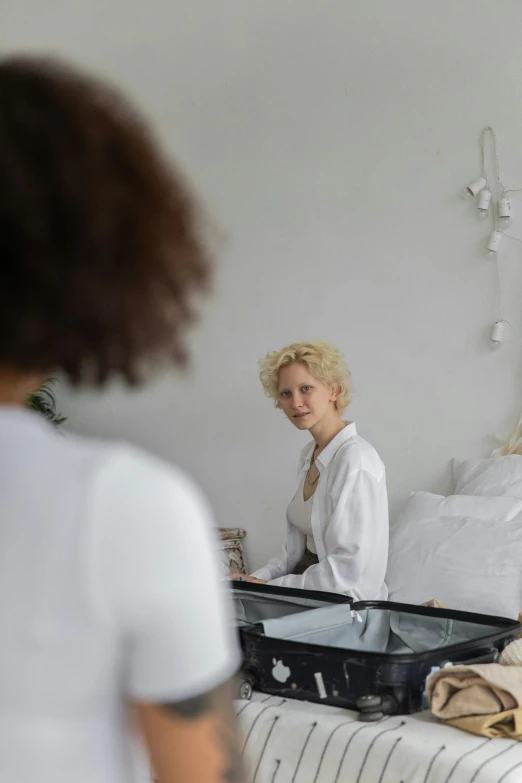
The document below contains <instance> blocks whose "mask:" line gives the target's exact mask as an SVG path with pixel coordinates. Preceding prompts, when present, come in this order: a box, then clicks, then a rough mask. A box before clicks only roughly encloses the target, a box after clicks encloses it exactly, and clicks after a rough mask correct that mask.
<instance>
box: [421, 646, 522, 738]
mask: <svg viewBox="0 0 522 783" xmlns="http://www.w3.org/2000/svg"><path fill="white" fill-rule="evenodd" d="M427 690H428V697H429V700H430V707H431V711H432V713H433V714H434V715H435V716H436V717H438V718H440V719H441V720H442V721H443V722H444V723H446V724H447V725H450V726H455V727H456V728H459V729H463V730H464V731H468V732H471V733H473V734H480V735H482V736H484V737H491V738H495V737H505V738H509V739H516V740H521V741H522V639H518V640H517V641H515V642H512V643H511V644H510V645H508V646H507V647H506V648H505V650H504V651H503V653H502V656H501V658H500V662H499V663H486V664H476V665H471V666H452V667H448V668H445V669H441V670H440V671H438V672H435V673H434V674H433V675H432V676H431V677H430V679H429V680H428V688H427Z"/></svg>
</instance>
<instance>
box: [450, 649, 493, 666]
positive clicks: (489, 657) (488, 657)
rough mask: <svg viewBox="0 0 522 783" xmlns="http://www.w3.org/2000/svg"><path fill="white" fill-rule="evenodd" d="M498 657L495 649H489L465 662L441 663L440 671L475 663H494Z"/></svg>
mask: <svg viewBox="0 0 522 783" xmlns="http://www.w3.org/2000/svg"><path fill="white" fill-rule="evenodd" d="M499 657H500V654H499V651H498V650H497V649H496V648H495V647H490V649H489V650H486V652H483V653H481V654H480V655H477V656H476V657H475V658H468V660H467V661H456V662H455V663H454V662H453V661H447V662H446V663H443V664H442V666H441V669H443V668H444V666H449V665H452V666H473V665H474V664H477V663H496V662H497V661H498V659H499Z"/></svg>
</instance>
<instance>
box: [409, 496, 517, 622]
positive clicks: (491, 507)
mask: <svg viewBox="0 0 522 783" xmlns="http://www.w3.org/2000/svg"><path fill="white" fill-rule="evenodd" d="M521 513H522V500H517V499H516V498H510V497H481V496H475V495H450V496H449V497H444V495H432V493H431V492H414V493H413V494H412V495H410V497H409V498H408V500H407V502H406V505H405V507H404V510H403V512H402V514H401V516H400V522H405V521H410V520H411V521H413V522H415V521H416V520H419V519H431V518H432V517H454V516H460V517H473V518H474V519H484V520H486V519H491V520H493V519H499V520H502V519H513V517H515V516H516V515H517V514H521ZM521 610H522V607H521Z"/></svg>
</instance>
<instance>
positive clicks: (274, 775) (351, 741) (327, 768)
mask: <svg viewBox="0 0 522 783" xmlns="http://www.w3.org/2000/svg"><path fill="white" fill-rule="evenodd" d="M237 715H238V719H239V724H240V729H241V732H242V739H243V747H244V757H245V761H246V764H247V769H248V771H249V774H250V778H249V780H251V781H252V783H520V782H521V781H522V743H520V742H515V741H512V740H500V739H495V740H489V739H485V738H484V737H478V736H475V735H473V734H466V733H465V732H462V731H459V730H458V729H453V728H449V727H447V726H444V725H442V724H439V723H438V722H437V721H435V719H434V718H432V717H431V715H430V713H426V712H423V713H418V714H417V715H412V716H395V717H389V718H384V719H383V720H382V721H381V722H379V723H360V722H358V721H357V720H356V715H355V713H352V712H348V711H347V710H342V709H337V708H335V707H324V706H321V705H318V704H309V703H307V702H299V701H289V700H284V699H279V698H277V697H274V696H266V695H265V694H262V693H255V694H254V696H253V698H252V700H251V701H242V702H237Z"/></svg>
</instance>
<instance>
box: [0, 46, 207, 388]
mask: <svg viewBox="0 0 522 783" xmlns="http://www.w3.org/2000/svg"><path fill="white" fill-rule="evenodd" d="M210 259H211V253H210V249H209V246H208V243H207V234H206V231H205V226H204V224H203V222H202V215H201V214H200V211H199V209H198V207H197V205H196V203H195V200H194V199H193V197H192V195H191V193H190V192H189V190H188V188H187V186H186V184H185V182H184V181H183V179H182V177H181V176H180V175H179V174H178V173H177V172H176V171H175V169H174V168H173V166H172V164H171V163H170V162H169V161H168V160H167V159H166V157H164V156H163V154H162V153H161V151H160V150H159V149H158V146H157V144H156V142H155V140H154V138H153V137H152V135H151V133H150V131H149V129H148V128H147V126H146V124H145V123H144V122H143V120H142V118H141V117H140V116H139V114H137V113H136V112H135V110H134V109H133V108H132V106H130V105H129V103H128V102H127V101H126V100H125V99H124V98H123V97H122V96H121V95H120V94H119V93H118V92H117V91H116V90H114V89H113V88H111V87H108V86H107V85H106V84H105V83H104V82H102V81H100V80H98V79H95V78H92V77H91V76H89V75H86V74H83V73H81V72H79V71H77V70H76V69H75V68H72V67H70V66H69V65H67V64H65V63H61V62H59V61H56V60H54V59H48V58H41V57H9V58H6V59H2V60H0V264H1V267H0V269H1V272H0V274H1V284H0V365H1V366H6V367H9V368H16V369H17V370H20V371H28V372H34V371H42V372H49V371H54V370H61V371H63V372H64V373H65V375H66V376H68V378H69V379H70V380H71V381H72V382H73V383H78V382H80V381H88V382H92V383H94V384H96V385H101V384H103V383H104V382H105V381H106V380H107V379H108V378H109V377H110V376H115V375H120V376H123V378H124V379H126V380H127V381H128V382H129V383H134V382H137V381H138V380H141V379H142V377H143V373H144V369H145V368H147V367H149V366H150V365H151V363H158V362H163V361H165V360H169V359H170V360H171V361H173V362H174V364H178V365H181V364H183V363H184V361H185V359H186V351H185V348H184V334H185V329H186V326H187V325H188V323H189V322H190V321H191V320H193V318H194V316H195V315H196V313H197V301H196V295H197V294H198V293H200V292H203V291H204V290H205V289H206V287H207V284H208V282H209V277H210V270H211V261H210Z"/></svg>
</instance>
